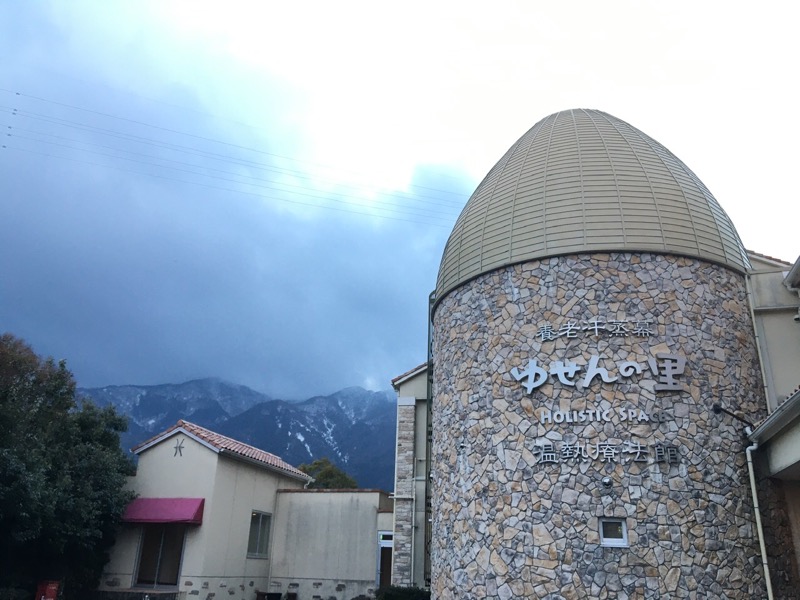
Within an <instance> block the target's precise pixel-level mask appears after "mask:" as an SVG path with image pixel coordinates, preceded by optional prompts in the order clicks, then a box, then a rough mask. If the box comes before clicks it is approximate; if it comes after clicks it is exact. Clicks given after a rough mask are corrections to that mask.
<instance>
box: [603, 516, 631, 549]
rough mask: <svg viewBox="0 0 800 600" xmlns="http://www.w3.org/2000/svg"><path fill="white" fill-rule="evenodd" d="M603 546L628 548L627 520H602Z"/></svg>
mask: <svg viewBox="0 0 800 600" xmlns="http://www.w3.org/2000/svg"><path fill="white" fill-rule="evenodd" d="M600 545H601V546H616V547H627V546H628V527H627V525H626V523H625V519H600Z"/></svg>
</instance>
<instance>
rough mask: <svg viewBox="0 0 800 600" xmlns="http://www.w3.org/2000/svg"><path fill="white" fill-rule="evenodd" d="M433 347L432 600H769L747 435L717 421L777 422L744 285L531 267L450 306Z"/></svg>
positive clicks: (690, 264) (590, 259)
mask: <svg viewBox="0 0 800 600" xmlns="http://www.w3.org/2000/svg"><path fill="white" fill-rule="evenodd" d="M648 321H649V325H647V326H643V327H642V328H641V329H639V331H640V333H636V329H638V328H639V327H640V325H641V324H643V323H645V322H648ZM600 322H602V324H603V327H602V329H601V330H599V331H598V330H594V329H593V328H592V324H593V323H594V324H597V323H600ZM615 322H616V323H617V324H622V326H623V330H619V329H615ZM570 324H573V325H575V326H577V329H576V328H574V327H573V325H570ZM606 325H608V326H609V328H608V329H607V328H606ZM548 327H551V328H552V329H553V331H552V332H548ZM646 330H649V331H650V333H646ZM615 332H616V333H615ZM433 336H434V340H433V343H434V345H433V361H434V363H433V364H434V390H433V392H434V393H433V454H432V456H431V461H432V467H433V468H432V474H433V519H434V522H433V526H434V536H433V537H434V540H433V548H432V568H433V595H434V598H437V599H447V600H450V599H453V600H455V599H456V598H458V599H459V600H462V599H467V598H502V599H503V600H506V599H508V598H520V597H538V598H547V599H548V600H554V599H573V598H619V599H624V598H666V597H669V598H695V597H696V598H728V599H733V598H736V599H741V600H744V599H748V600H749V599H751V598H762V597H764V594H765V586H764V579H763V571H762V569H761V567H760V561H759V551H758V542H757V537H756V533H755V529H754V526H753V509H752V500H751V498H750V492H749V485H748V475H747V469H746V461H745V455H744V451H743V450H744V444H743V441H742V439H743V431H742V425H741V424H740V423H738V422H736V421H734V420H732V419H731V418H730V417H728V416H726V415H715V414H714V413H713V412H712V411H711V406H712V405H713V404H714V403H715V402H720V403H721V404H722V405H723V406H725V407H726V408H728V409H729V410H737V411H741V412H742V413H744V414H746V415H748V416H749V418H751V419H753V420H758V419H761V418H764V417H765V416H766V410H765V398H764V397H763V389H762V382H761V376H760V369H759V366H758V356H757V351H756V345H755V340H754V334H753V325H752V322H751V319H750V311H749V307H748V303H747V293H746V286H745V279H744V277H743V276H742V275H739V274H737V273H735V272H733V271H729V270H727V269H725V268H723V267H720V266H717V265H713V264H710V263H705V262H702V261H697V260H692V259H687V258H680V257H675V256H668V255H657V254H635V253H611V254H595V255H591V256H589V255H573V256H564V257H558V258H551V259H544V260H541V261H531V262H527V263H522V264H519V265H515V266H511V267H505V268H502V269H498V270H497V271H494V272H491V273H488V274H486V275H482V276H480V277H478V278H476V279H474V280H472V281H470V282H468V283H466V284H464V285H463V286H461V287H459V288H458V289H456V290H454V291H453V292H451V293H450V294H448V295H447V296H445V297H444V298H443V299H441V300H440V304H439V305H438V307H437V308H436V312H435V314H434V328H433ZM669 355H672V356H673V357H680V358H682V359H683V360H685V365H684V366H683V368H681V369H680V375H679V376H677V379H676V381H675V383H676V386H675V389H670V384H668V383H666V381H665V378H664V377H663V371H662V370H660V368H659V367H658V361H660V360H662V358H660V357H665V356H666V357H669ZM594 357H597V360H598V362H596V363H595V364H594V366H593V365H592V362H591V361H592V360H595V358H594ZM651 359H652V360H654V361H655V364H656V367H655V371H654V369H653V367H650V366H649V365H650V363H649V361H650V360H651ZM663 360H666V359H663ZM626 365H627V369H626ZM634 365H638V367H636V368H638V369H641V370H639V371H638V372H637V370H636V368H634ZM662 366H663V365H662ZM673 366H674V365H673ZM595 368H606V369H608V373H607V375H608V376H609V377H610V378H611V379H612V381H608V382H607V381H603V380H601V379H602V377H603V376H602V375H597V376H596V377H592V378H590V379H588V380H586V379H584V376H588V375H589V373H590V372H591V371H594V372H597V369H595ZM570 369H577V370H570ZM662 386H667V387H666V389H662ZM598 411H599V412H598ZM667 451H669V452H670V454H667ZM611 517H615V518H618V519H620V520H621V521H622V522H623V523H624V524H625V525H626V527H627V530H628V545H627V547H609V546H606V545H603V544H602V543H601V540H600V532H599V520H600V519H601V518H611Z"/></svg>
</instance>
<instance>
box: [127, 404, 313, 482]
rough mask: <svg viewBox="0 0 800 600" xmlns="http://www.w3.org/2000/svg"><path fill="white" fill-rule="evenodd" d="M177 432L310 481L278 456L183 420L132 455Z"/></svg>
mask: <svg viewBox="0 0 800 600" xmlns="http://www.w3.org/2000/svg"><path fill="white" fill-rule="evenodd" d="M177 431H182V432H184V433H186V434H187V435H189V436H192V437H194V438H196V439H198V440H200V441H201V442H205V443H206V444H207V445H208V446H211V447H212V448H213V449H214V450H216V451H217V452H219V453H224V454H229V455H233V456H234V457H238V458H244V459H248V460H250V461H252V462H255V463H257V464H260V465H261V466H264V467H267V468H270V469H273V470H276V471H281V472H283V473H285V474H287V475H289V476H291V477H294V478H296V479H303V480H306V481H310V480H311V479H312V477H310V476H309V475H307V474H305V473H303V472H302V471H301V470H300V469H296V468H295V467H293V466H292V465H290V464H289V463H287V462H285V461H284V460H283V459H282V458H281V457H280V456H276V455H275V454H271V453H269V452H265V451H264V450H260V449H259V448H256V447H255V446H251V445H249V444H245V443H244V442H240V441H238V440H234V439H233V438H229V437H227V436H224V435H222V434H219V433H216V432H214V431H211V430H210V429H206V428H205V427H201V426H200V425H196V424H194V423H190V422H189V421H184V420H183V419H181V420H180V421H178V422H177V423H176V424H175V425H173V426H172V427H170V428H169V429H167V430H166V431H164V432H162V433H160V434H158V435H157V436H155V437H152V438H150V439H149V440H147V441H145V442H142V443H141V444H139V445H138V446H136V447H134V448H133V449H132V451H133V452H134V454H138V453H139V452H141V451H143V450H145V449H147V448H149V447H150V446H152V445H154V444H156V443H157V442H159V441H161V440H163V439H165V438H168V437H170V436H171V435H173V434H174V433H175V432H177Z"/></svg>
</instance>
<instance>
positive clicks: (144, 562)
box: [136, 523, 186, 587]
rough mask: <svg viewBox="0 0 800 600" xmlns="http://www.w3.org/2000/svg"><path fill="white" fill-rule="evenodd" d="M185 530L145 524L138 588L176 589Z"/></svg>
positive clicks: (171, 524) (158, 524) (137, 577)
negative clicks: (166, 587)
mask: <svg viewBox="0 0 800 600" xmlns="http://www.w3.org/2000/svg"><path fill="white" fill-rule="evenodd" d="M185 536H186V526H185V525H182V524H178V523H163V524H162V523H153V524H149V523H148V524H146V525H144V527H143V531H142V543H141V546H140V550H139V569H138V573H137V574H136V585H139V586H147V587H159V586H177V585H178V578H179V576H180V570H181V558H182V556H183V541H184V538H185Z"/></svg>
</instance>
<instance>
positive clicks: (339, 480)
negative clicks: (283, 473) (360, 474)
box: [297, 458, 358, 490]
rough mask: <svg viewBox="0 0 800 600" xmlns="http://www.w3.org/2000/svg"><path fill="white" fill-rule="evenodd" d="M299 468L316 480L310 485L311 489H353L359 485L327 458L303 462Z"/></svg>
mask: <svg viewBox="0 0 800 600" xmlns="http://www.w3.org/2000/svg"><path fill="white" fill-rule="evenodd" d="M297 468H298V469H300V470H301V471H302V472H303V473H307V474H309V475H311V476H312V477H313V478H314V481H313V482H312V483H311V484H309V486H308V487H309V488H310V489H319V490H352V489H355V488H357V487H358V484H357V483H356V480H355V479H353V478H352V477H350V475H348V474H347V473H345V472H344V471H342V470H341V469H340V468H339V467H337V466H336V465H334V464H333V463H332V462H331V461H330V460H329V459H327V458H320V459H317V460H315V461H314V462H312V463H311V464H302V465H300V466H299V467H297Z"/></svg>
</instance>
